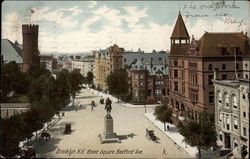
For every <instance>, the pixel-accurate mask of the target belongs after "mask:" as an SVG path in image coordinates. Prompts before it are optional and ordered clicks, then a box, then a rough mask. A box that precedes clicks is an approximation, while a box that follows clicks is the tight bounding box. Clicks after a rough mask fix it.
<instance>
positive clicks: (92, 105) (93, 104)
mask: <svg viewBox="0 0 250 159" xmlns="http://www.w3.org/2000/svg"><path fill="white" fill-rule="evenodd" d="M94 106H95V101H93V100H92V102H91V111H93V110H94Z"/></svg>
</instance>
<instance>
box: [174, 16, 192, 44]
mask: <svg viewBox="0 0 250 159" xmlns="http://www.w3.org/2000/svg"><path fill="white" fill-rule="evenodd" d="M172 38H178V39H180V38H181V39H182V38H183V39H187V38H189V34H188V31H187V28H186V26H185V23H184V21H183V19H182V16H181V13H180V12H179V15H178V18H177V20H176V23H175V27H174V30H173V33H172V35H171V39H172Z"/></svg>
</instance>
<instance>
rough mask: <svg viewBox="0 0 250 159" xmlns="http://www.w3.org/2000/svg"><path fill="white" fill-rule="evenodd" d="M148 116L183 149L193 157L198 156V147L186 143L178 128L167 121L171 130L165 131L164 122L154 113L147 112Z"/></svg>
mask: <svg viewBox="0 0 250 159" xmlns="http://www.w3.org/2000/svg"><path fill="white" fill-rule="evenodd" d="M144 115H145V116H146V118H147V119H148V120H149V121H151V122H152V123H153V124H154V125H155V126H156V127H158V128H159V129H160V130H161V131H162V132H163V133H165V134H166V135H167V136H168V137H169V138H170V139H171V140H172V141H173V142H174V143H176V144H177V145H179V146H180V147H181V148H182V149H183V150H185V151H186V152H188V153H189V154H190V156H191V157H196V154H197V153H198V150H197V148H196V147H191V146H189V145H188V144H185V142H184V141H183V139H184V137H183V136H182V135H181V134H180V133H179V131H178V128H177V127H176V126H175V125H173V124H170V123H166V125H167V124H168V125H169V131H164V124H163V123H162V122H160V121H159V120H156V119H155V116H154V115H153V113H145V114H144Z"/></svg>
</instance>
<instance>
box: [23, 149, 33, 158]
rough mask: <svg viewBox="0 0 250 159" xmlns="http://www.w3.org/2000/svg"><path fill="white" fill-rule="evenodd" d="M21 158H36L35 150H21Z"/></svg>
mask: <svg viewBox="0 0 250 159" xmlns="http://www.w3.org/2000/svg"><path fill="white" fill-rule="evenodd" d="M20 158H36V152H35V150H34V149H33V148H31V147H29V148H23V149H21V150H20Z"/></svg>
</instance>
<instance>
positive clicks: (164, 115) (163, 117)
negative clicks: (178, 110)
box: [154, 105, 172, 131]
mask: <svg viewBox="0 0 250 159" xmlns="http://www.w3.org/2000/svg"><path fill="white" fill-rule="evenodd" d="M154 115H155V116H156V119H157V120H159V121H161V122H163V123H164V131H166V122H169V123H171V122H172V110H171V109H169V108H168V107H166V106H165V105H162V106H157V107H155V112H154Z"/></svg>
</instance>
